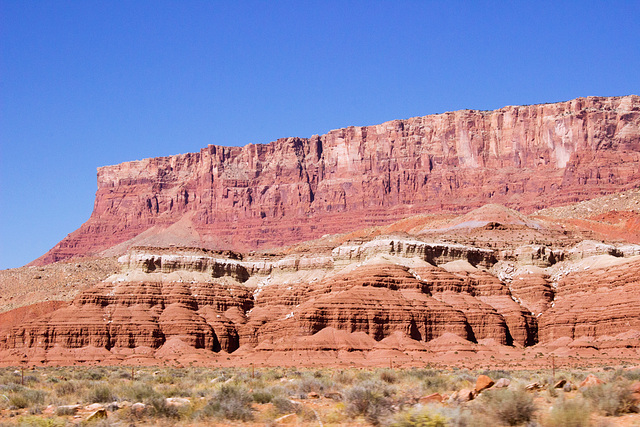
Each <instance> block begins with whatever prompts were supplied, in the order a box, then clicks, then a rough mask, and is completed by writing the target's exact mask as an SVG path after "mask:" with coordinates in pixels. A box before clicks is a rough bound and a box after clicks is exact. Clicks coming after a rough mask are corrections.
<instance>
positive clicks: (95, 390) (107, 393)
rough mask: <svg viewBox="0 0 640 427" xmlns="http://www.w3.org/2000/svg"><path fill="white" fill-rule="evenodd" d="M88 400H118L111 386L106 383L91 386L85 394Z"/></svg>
mask: <svg viewBox="0 0 640 427" xmlns="http://www.w3.org/2000/svg"><path fill="white" fill-rule="evenodd" d="M85 399H86V401H87V402H91V403H93V402H99V403H107V402H113V401H114V400H116V396H115V395H114V393H113V392H112V391H111V387H109V385H107V384H105V383H97V384H95V385H94V386H93V387H91V388H89V390H87V392H86V394H85Z"/></svg>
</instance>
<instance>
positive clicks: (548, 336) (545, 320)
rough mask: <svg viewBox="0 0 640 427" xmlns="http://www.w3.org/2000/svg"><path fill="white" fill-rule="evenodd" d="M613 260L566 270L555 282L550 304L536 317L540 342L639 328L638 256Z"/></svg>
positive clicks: (639, 268)
mask: <svg viewBox="0 0 640 427" xmlns="http://www.w3.org/2000/svg"><path fill="white" fill-rule="evenodd" d="M611 258H613V257H611ZM616 261H617V259H615V258H613V259H610V260H608V262H609V263H611V264H612V265H611V266H602V267H600V268H597V267H596V268H588V269H586V270H584V271H579V272H575V273H572V274H568V275H566V276H565V277H563V278H562V279H561V280H560V281H559V282H558V284H557V288H556V290H555V293H556V295H555V298H554V301H553V306H552V308H550V309H549V310H547V311H545V312H544V313H542V315H541V316H540V317H539V319H538V322H539V334H538V336H539V339H540V341H541V342H550V341H553V340H556V339H558V338H560V337H569V338H571V339H576V338H579V337H591V338H597V337H605V336H614V335H618V334H620V333H622V332H627V331H631V330H635V331H640V314H639V313H640V257H632V258H628V259H626V260H622V261H627V262H619V261H618V262H616ZM621 344H622V343H621ZM635 347H640V342H637V343H636V345H635Z"/></svg>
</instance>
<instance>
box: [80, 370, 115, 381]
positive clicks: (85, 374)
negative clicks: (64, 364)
mask: <svg viewBox="0 0 640 427" xmlns="http://www.w3.org/2000/svg"><path fill="white" fill-rule="evenodd" d="M72 373H73V378H74V379H78V380H91V381H100V380H103V379H105V377H106V376H107V374H108V370H107V369H106V368H90V369H79V370H74V371H72Z"/></svg>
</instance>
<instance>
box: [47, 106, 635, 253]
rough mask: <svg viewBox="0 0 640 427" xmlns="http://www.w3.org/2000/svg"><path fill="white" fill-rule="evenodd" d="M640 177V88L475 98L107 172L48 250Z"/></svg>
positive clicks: (251, 243)
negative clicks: (528, 98) (457, 105)
mask: <svg viewBox="0 0 640 427" xmlns="http://www.w3.org/2000/svg"><path fill="white" fill-rule="evenodd" d="M638 183H640V97H638V96H635V95H631V96H626V97H615V98H600V97H588V98H579V99H575V100H573V101H568V102H561V103H556V104H544V105H531V106H522V107H511V106H510V107H504V108H501V109H499V110H496V111H490V112H487V111H472V110H463V111H456V112H450V113H444V114H438V115H432V116H426V117H416V118H412V119H407V120H395V121H391V122H387V123H383V124H380V125H376V126H368V127H349V128H346V129H338V130H334V131H331V132H329V133H328V134H326V135H322V136H313V137H311V138H307V139H305V138H286V139H279V140H277V141H275V142H272V143H269V144H266V145H261V144H249V145H246V146H244V147H220V146H214V145H210V146H208V147H207V148H204V149H202V150H201V151H200V152H199V153H191V154H182V155H176V156H171V157H161V158H154V159H145V160H141V161H135V162H127V163H122V164H119V165H115V166H105V167H102V168H99V170H98V191H97V193H96V200H95V205H94V211H93V213H92V215H91V218H90V219H89V220H88V221H87V222H86V223H85V224H84V225H82V227H80V229H78V230H76V231H75V232H73V233H71V234H70V235H69V236H68V237H66V238H65V239H64V240H63V241H61V242H60V243H59V244H58V245H56V247H54V248H53V249H52V250H51V251H50V252H48V253H47V254H46V255H44V256H43V257H41V258H40V259H39V260H37V263H39V264H46V263H50V262H54V261H58V260H62V259H65V258H69V257H72V256H75V255H81V256H84V255H88V254H97V253H99V252H101V251H104V250H107V249H109V248H112V247H114V246H115V245H118V244H121V245H124V246H118V247H116V248H115V249H114V251H115V252H116V253H114V254H116V255H117V254H120V253H123V252H124V251H125V250H126V248H127V247H128V246H131V245H134V244H145V245H168V244H178V245H187V246H198V247H206V248H212V249H237V250H250V249H257V248H265V247H276V246H282V245H288V244H291V243H293V242H300V241H304V240H308V239H311V238H316V237H318V236H321V235H324V234H327V233H337V232H344V231H350V230H353V229H356V228H361V227H363V226H368V225H376V224H383V223H387V222H390V221H393V220H398V219H400V218H403V217H405V216H407V215H410V214H415V213H423V212H434V211H440V210H457V211H468V210H469V209H471V208H475V207H479V206H482V205H484V204H486V203H500V204H505V205H508V206H510V207H514V208H518V209H521V210H523V211H529V212H530V211H533V210H535V209H539V208H543V207H549V206H554V205H559V204H563V203H569V202H575V201H579V200H584V199H588V198H592V197H594V196H596V195H599V194H606V193H611V192H616V191H621V190H625V189H629V188H632V187H633V186H635V185H637V184H638Z"/></svg>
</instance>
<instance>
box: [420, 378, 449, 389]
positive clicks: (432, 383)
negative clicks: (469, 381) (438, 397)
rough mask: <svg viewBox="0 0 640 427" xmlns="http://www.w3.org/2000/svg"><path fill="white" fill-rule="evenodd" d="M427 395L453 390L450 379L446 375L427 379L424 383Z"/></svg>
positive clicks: (423, 386)
mask: <svg viewBox="0 0 640 427" xmlns="http://www.w3.org/2000/svg"><path fill="white" fill-rule="evenodd" d="M422 389H423V390H424V392H425V393H442V392H444V391H449V390H451V389H452V387H451V383H450V382H449V379H448V378H447V377H446V376H444V375H438V376H433V377H427V378H425V379H424V380H423V381H422Z"/></svg>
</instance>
